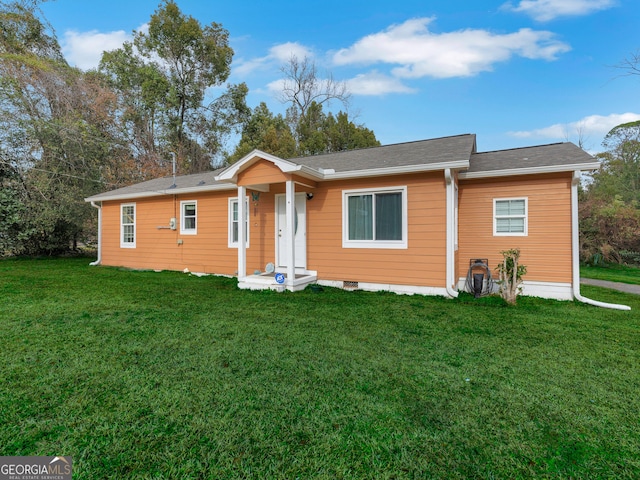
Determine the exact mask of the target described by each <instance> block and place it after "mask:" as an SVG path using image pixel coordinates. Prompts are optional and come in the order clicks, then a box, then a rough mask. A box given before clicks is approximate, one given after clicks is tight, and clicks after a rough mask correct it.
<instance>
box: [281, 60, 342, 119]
mask: <svg viewBox="0 0 640 480" xmlns="http://www.w3.org/2000/svg"><path fill="white" fill-rule="evenodd" d="M280 70H281V72H282V73H283V75H284V81H283V85H282V93H281V95H280V100H281V101H282V103H290V104H291V106H290V109H289V111H288V112H287V114H288V115H289V117H290V118H291V119H292V120H293V122H294V124H297V123H298V119H299V118H301V117H304V116H305V115H306V114H307V110H308V109H309V107H311V105H312V104H313V103H316V104H318V105H323V104H325V103H327V102H331V101H332V100H337V101H339V102H340V103H342V104H343V106H345V107H347V106H348V105H349V101H350V99H351V94H350V93H349V91H348V89H347V84H346V83H345V82H338V81H336V80H334V78H333V75H332V74H331V73H328V74H327V78H326V79H320V78H319V77H318V69H317V68H316V64H315V62H314V61H313V60H312V59H310V58H309V57H306V56H305V57H304V58H303V59H302V60H299V59H298V57H297V56H296V55H291V57H290V59H289V62H288V63H287V64H285V65H283V66H282V67H281V69H280Z"/></svg>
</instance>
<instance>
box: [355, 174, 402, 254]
mask: <svg viewBox="0 0 640 480" xmlns="http://www.w3.org/2000/svg"><path fill="white" fill-rule="evenodd" d="M393 192H398V193H401V194H402V240H349V204H348V202H349V201H348V199H349V197H350V196H352V195H362V194H367V193H372V194H375V193H393ZM407 204H408V202H407V187H406V185H405V186H400V187H382V188H360V189H357V190H343V191H342V248H395V249H406V248H409V241H408V227H407V225H408V221H407V209H408V207H407Z"/></svg>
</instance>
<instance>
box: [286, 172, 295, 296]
mask: <svg viewBox="0 0 640 480" xmlns="http://www.w3.org/2000/svg"><path fill="white" fill-rule="evenodd" d="M286 201H287V211H286V215H287V233H286V235H287V250H288V252H287V256H288V259H289V262H288V263H287V285H288V286H290V287H291V289H292V290H293V284H294V281H295V279H296V232H295V206H296V185H295V183H294V181H293V180H287V190H286Z"/></svg>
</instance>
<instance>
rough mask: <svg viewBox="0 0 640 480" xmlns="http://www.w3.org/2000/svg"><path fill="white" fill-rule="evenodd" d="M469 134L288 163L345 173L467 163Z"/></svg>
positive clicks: (471, 146)
mask: <svg viewBox="0 0 640 480" xmlns="http://www.w3.org/2000/svg"><path fill="white" fill-rule="evenodd" d="M475 144H476V136H475V135H473V134H464V135H457V136H453V137H443V138H434V139H430V140H420V141H415V142H406V143H397V144H394V145H383V146H381V147H369V148H361V149H357V150H349V151H346V152H337V153H327V154H323V155H314V156H311V157H299V158H290V159H288V160H289V161H290V162H294V163H299V164H302V165H306V166H308V167H311V168H315V169H319V168H324V169H325V170H326V169H331V168H332V169H334V170H335V171H336V172H349V171H356V170H367V169H374V168H387V167H404V166H410V165H429V164H436V163H446V162H456V161H464V160H467V161H468V160H469V155H471V153H472V152H474V151H475Z"/></svg>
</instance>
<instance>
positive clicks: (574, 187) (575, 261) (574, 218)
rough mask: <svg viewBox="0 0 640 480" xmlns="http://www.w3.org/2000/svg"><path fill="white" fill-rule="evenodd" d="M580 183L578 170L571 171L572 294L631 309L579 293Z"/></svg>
mask: <svg viewBox="0 0 640 480" xmlns="http://www.w3.org/2000/svg"><path fill="white" fill-rule="evenodd" d="M579 183H580V170H576V171H574V172H573V178H572V180H571V255H572V257H573V258H572V267H573V275H572V276H573V296H574V298H575V299H576V300H578V301H580V302H582V303H588V304H589V305H595V306H596V307H602V308H611V309H614V310H631V307H629V306H627V305H619V304H617V303H605V302H599V301H597V300H591V299H590V298H586V297H583V296H582V295H581V294H580V243H579V221H578V184H579Z"/></svg>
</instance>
